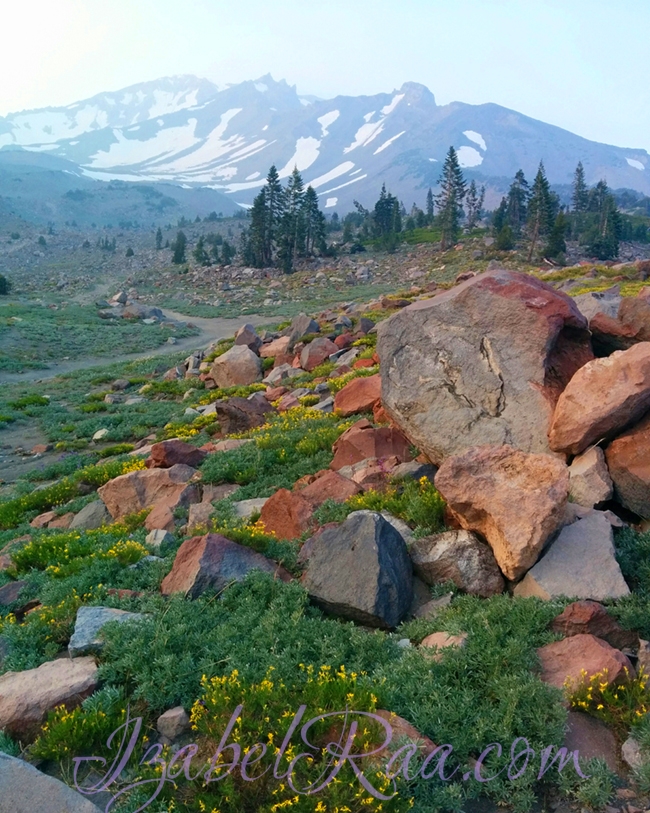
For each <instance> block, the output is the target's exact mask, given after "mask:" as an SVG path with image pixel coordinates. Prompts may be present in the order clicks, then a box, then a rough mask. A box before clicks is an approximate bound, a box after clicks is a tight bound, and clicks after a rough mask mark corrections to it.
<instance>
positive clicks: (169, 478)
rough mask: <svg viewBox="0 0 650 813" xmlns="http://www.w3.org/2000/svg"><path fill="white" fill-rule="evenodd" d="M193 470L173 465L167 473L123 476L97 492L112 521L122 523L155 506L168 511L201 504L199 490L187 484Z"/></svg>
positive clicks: (151, 471)
mask: <svg viewBox="0 0 650 813" xmlns="http://www.w3.org/2000/svg"><path fill="white" fill-rule="evenodd" d="M194 474H195V470H194V469H193V468H191V467H190V466H185V465H183V464H176V465H175V466H172V467H171V468H169V469H144V470H137V471H132V472H129V473H128V474H122V475H120V476H119V477H116V478H114V479H113V480H109V481H108V483H106V485H103V486H102V487H101V488H99V489H97V493H98V494H99V496H100V497H101V498H102V500H103V501H104V503H105V505H106V507H107V508H108V510H109V512H110V515H111V516H112V517H113V519H121V518H122V517H124V516H126V515H127V514H134V513H137V512H138V511H142V510H143V509H145V508H151V507H152V506H154V505H155V504H157V503H163V504H164V505H165V506H166V507H167V508H169V509H170V510H172V509H174V508H176V507H177V506H179V505H183V506H187V505H191V504H192V503H195V502H200V495H199V489H198V487H197V485H196V484H195V483H190V482H189V481H190V480H191V479H192V477H194ZM149 530H153V529H151V528H150V529H149Z"/></svg>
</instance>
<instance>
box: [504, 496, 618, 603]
mask: <svg viewBox="0 0 650 813" xmlns="http://www.w3.org/2000/svg"><path fill="white" fill-rule="evenodd" d="M514 592H515V595H518V596H537V597H538V598H542V599H545V600H547V601H548V600H549V599H552V598H557V597H559V596H571V597H572V598H581V599H592V600H594V601H604V600H605V599H611V598H622V597H623V596H627V595H629V593H630V589H629V587H628V586H627V584H626V583H625V579H624V578H623V574H622V573H621V568H620V566H619V564H618V562H617V561H616V555H615V552H614V535H613V532H612V526H611V525H610V523H609V522H608V521H607V519H606V518H605V517H604V516H603V515H602V514H601V513H600V512H599V511H593V512H592V513H590V514H588V515H587V516H586V517H585V518H584V519H581V520H578V521H577V522H574V523H573V524H572V525H566V526H565V527H564V528H562V530H561V531H560V535H559V536H558V538H557V539H556V540H555V542H553V544H552V545H551V546H550V547H549V549H548V550H547V552H546V553H545V554H544V556H543V557H542V558H541V559H540V560H539V562H537V564H536V565H535V566H534V567H533V568H532V569H531V570H529V571H528V573H527V574H526V575H525V577H524V579H523V580H522V581H521V582H520V583H519V584H518V585H517V587H516V588H515V591H514Z"/></svg>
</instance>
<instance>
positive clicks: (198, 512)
mask: <svg viewBox="0 0 650 813" xmlns="http://www.w3.org/2000/svg"><path fill="white" fill-rule="evenodd" d="M213 515H214V507H213V506H212V504H211V503H209V502H197V503H194V505H190V513H189V517H188V520H187V531H188V533H195V532H196V530H197V529H198V528H207V527H208V525H209V523H210V519H211V518H212V516H213Z"/></svg>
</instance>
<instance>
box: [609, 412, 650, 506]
mask: <svg viewBox="0 0 650 813" xmlns="http://www.w3.org/2000/svg"><path fill="white" fill-rule="evenodd" d="M605 455H606V458H607V465H608V467H609V473H610V476H611V478H612V480H613V481H614V487H615V490H616V497H617V499H618V500H619V502H620V503H621V504H622V505H624V506H625V507H626V508H628V509H629V510H630V511H634V513H635V514H638V515H639V516H640V517H643V518H644V519H650V416H646V417H645V418H643V420H641V421H640V422H639V423H638V424H637V425H636V426H633V427H632V429H629V430H628V431H627V432H624V433H623V434H622V435H619V436H618V437H617V438H615V439H614V440H613V441H612V442H611V443H610V444H609V446H608V447H607V450H606V452H605Z"/></svg>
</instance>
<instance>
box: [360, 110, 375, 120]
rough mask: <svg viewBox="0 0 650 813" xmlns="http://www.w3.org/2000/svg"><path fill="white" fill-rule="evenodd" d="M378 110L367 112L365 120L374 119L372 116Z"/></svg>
mask: <svg viewBox="0 0 650 813" xmlns="http://www.w3.org/2000/svg"><path fill="white" fill-rule="evenodd" d="M376 112H377V111H376V110H371V111H370V113H366V115H365V116H364V117H363V120H364V121H365V122H366V123H368V122H369V121H370V120H371V119H372V117H373V116H374V115H375V113H376Z"/></svg>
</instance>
